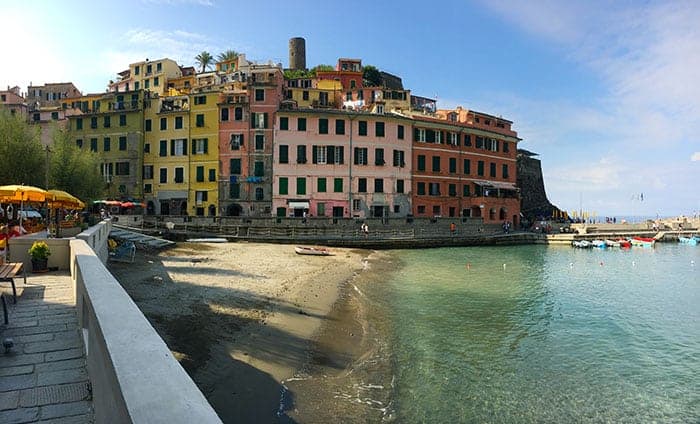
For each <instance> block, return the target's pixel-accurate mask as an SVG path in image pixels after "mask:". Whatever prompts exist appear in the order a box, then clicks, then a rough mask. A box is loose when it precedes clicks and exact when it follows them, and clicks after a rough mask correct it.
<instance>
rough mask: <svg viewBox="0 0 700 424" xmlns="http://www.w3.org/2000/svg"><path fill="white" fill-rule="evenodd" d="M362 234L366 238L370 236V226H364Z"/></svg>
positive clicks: (364, 224) (365, 224)
mask: <svg viewBox="0 0 700 424" xmlns="http://www.w3.org/2000/svg"><path fill="white" fill-rule="evenodd" d="M362 233H363V234H364V235H365V237H367V236H368V235H369V226H368V225H367V223H366V222H365V223H363V224H362Z"/></svg>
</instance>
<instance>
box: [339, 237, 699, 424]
mask: <svg viewBox="0 0 700 424" xmlns="http://www.w3.org/2000/svg"><path fill="white" fill-rule="evenodd" d="M395 255H396V257H398V258H399V259H400V261H401V262H402V263H403V266H402V267H401V269H400V270H398V271H397V272H395V273H394V274H393V275H391V276H390V277H388V278H389V279H388V280H387V281H382V282H377V283H376V284H369V285H366V286H364V287H363V288H364V290H365V293H364V295H365V296H366V297H367V303H368V305H369V309H370V311H369V313H368V316H369V318H370V322H372V321H373V322H374V325H375V326H376V327H377V328H378V329H379V331H380V332H382V333H384V334H383V335H382V338H384V337H385V338H386V340H387V346H386V347H383V348H382V349H379V350H378V351H379V353H377V355H381V356H383V358H376V359H377V360H376V361H374V362H377V363H380V364H381V367H384V368H388V369H386V370H385V371H387V372H388V373H389V374H390V375H391V376H392V377H391V385H390V386H389V385H387V384H382V385H381V387H382V388H384V389H386V390H385V391H388V392H389V393H388V394H387V393H384V394H383V395H382V396H384V398H383V399H381V400H382V404H381V408H378V409H381V411H382V414H383V418H384V419H385V420H391V421H396V422H499V423H500V422H581V421H585V422H591V421H592V422H603V421H610V422H652V421H657V422H698V420H700V390H699V389H700V248H698V247H692V246H681V245H677V244H662V245H658V246H657V247H656V248H655V249H642V248H635V249H631V250H626V251H625V250H620V249H608V250H597V249H594V250H582V249H572V248H570V247H552V246H513V247H493V248H490V247H487V248H485V247H479V248H445V249H429V250H407V251H398V252H395ZM356 368H358V369H359V368H361V367H360V366H358V367H356ZM377 375H378V372H377V370H376V369H373V370H372V372H367V373H366V374H365V377H366V378H367V379H369V380H372V379H374V380H376V381H380V380H381V381H384V382H386V381H388V379H383V380H382V379H381V378H379V377H378V376H377ZM365 383H366V384H371V383H372V381H366V382H365ZM336 398H337V397H336ZM377 403H378V404H379V402H377Z"/></svg>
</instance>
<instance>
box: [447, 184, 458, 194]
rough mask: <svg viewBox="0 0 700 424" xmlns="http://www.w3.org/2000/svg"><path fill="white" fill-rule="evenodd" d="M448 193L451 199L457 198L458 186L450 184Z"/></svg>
mask: <svg viewBox="0 0 700 424" xmlns="http://www.w3.org/2000/svg"><path fill="white" fill-rule="evenodd" d="M447 192H448V194H449V195H450V197H455V196H457V184H450V185H448V186H447Z"/></svg>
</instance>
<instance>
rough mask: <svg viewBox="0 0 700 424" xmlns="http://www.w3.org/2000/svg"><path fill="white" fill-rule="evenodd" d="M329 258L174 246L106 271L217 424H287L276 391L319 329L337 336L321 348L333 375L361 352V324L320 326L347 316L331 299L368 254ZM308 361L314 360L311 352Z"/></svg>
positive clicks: (286, 250) (262, 248) (239, 246)
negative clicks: (331, 363) (198, 392)
mask: <svg viewBox="0 0 700 424" xmlns="http://www.w3.org/2000/svg"><path fill="white" fill-rule="evenodd" d="M333 252H334V253H335V255H334V256H325V257H320V256H300V255H297V254H296V253H295V252H294V247H293V246H291V245H274V244H260V243H224V244H216V243H197V244H194V243H180V244H178V246H177V247H175V248H173V249H170V250H166V251H163V252H145V251H139V252H138V254H137V259H136V262H135V263H133V264H124V263H110V264H109V267H110V270H111V271H112V273H113V274H114V276H115V277H116V278H117V279H118V280H119V281H120V282H121V284H122V286H123V287H124V288H125V289H126V290H127V292H128V293H129V295H130V296H131V297H132V299H134V301H135V302H136V303H137V305H138V306H139V308H140V309H141V310H142V311H143V312H144V314H145V315H146V317H147V318H148V319H149V321H151V323H152V324H153V326H154V327H155V328H156V330H157V331H158V332H159V334H160V335H161V336H162V337H163V339H164V340H165V341H166V343H167V344H168V346H169V347H170V349H171V350H172V351H173V354H174V355H175V356H176V358H177V359H178V360H179V361H180V363H181V364H182V365H183V367H184V368H185V369H186V370H187V372H188V373H189V374H190V376H191V377H192V378H193V380H194V381H195V383H196V384H197V385H198V386H199V388H200V389H201V390H202V392H203V393H204V394H205V396H207V398H208V399H209V402H210V403H211V404H212V406H213V407H214V408H215V410H216V411H217V413H218V414H219V415H220V417H221V418H222V420H223V421H224V422H295V418H291V417H290V415H291V416H294V393H290V392H286V394H285V396H284V399H283V401H281V399H282V398H283V397H282V394H283V393H285V391H284V390H283V386H282V384H281V383H282V382H283V381H284V380H286V379H289V378H291V377H292V376H294V375H295V372H297V371H298V370H299V369H300V368H301V367H302V366H303V365H304V364H306V363H307V362H308V361H309V360H310V359H311V357H312V354H311V347H312V345H313V344H314V343H313V342H314V341H315V340H317V339H318V337H319V336H320V334H319V333H320V329H321V328H322V327H323V328H328V327H333V328H340V329H341V330H340V331H338V330H336V331H335V333H339V334H334V336H333V337H332V339H333V340H335V342H334V343H331V346H328V350H329V352H336V353H338V355H334V358H336V359H333V361H336V360H338V359H337V358H340V360H339V361H340V362H339V363H338V364H335V368H342V367H343V363H346V362H349V361H351V359H352V357H353V356H354V355H356V354H359V353H360V351H361V350H362V342H361V340H362V335H363V334H362V333H363V324H362V322H361V321H358V320H356V319H352V318H347V317H346V318H342V319H343V320H344V321H345V320H347V322H343V323H335V324H340V325H333V326H329V325H325V326H322V324H324V323H326V324H328V320H331V319H338V318H339V317H341V316H347V315H348V314H347V313H343V314H340V315H339V314H338V313H337V312H336V313H331V311H332V310H333V307H334V305H336V309H338V308H341V309H343V310H346V309H347V308H348V306H347V302H345V303H344V302H342V299H341V297H347V296H344V295H343V296H341V295H342V294H343V293H347V292H348V288H347V285H348V283H349V282H350V281H352V280H353V278H355V277H357V276H358V275H359V274H362V271H363V270H365V269H366V268H367V261H368V257H369V255H370V253H371V252H370V251H363V250H353V249H333ZM339 300H341V301H339ZM337 305H341V306H337ZM346 312H347V311H346ZM350 315H353V314H350ZM323 339H324V340H328V336H327V335H326V336H325V337H323ZM314 351H315V353H314V354H313V356H314V357H315V358H318V345H317V344H316V349H314ZM316 360H317V359H316ZM281 403H282V405H281ZM283 410H286V412H285V413H282V412H281V411H283ZM287 412H288V413H289V414H290V415H288V414H287Z"/></svg>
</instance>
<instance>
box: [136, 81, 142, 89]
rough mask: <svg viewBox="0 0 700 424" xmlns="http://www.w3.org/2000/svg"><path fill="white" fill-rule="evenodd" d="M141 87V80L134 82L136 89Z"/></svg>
mask: <svg viewBox="0 0 700 424" xmlns="http://www.w3.org/2000/svg"><path fill="white" fill-rule="evenodd" d="M139 88H141V83H140V81H136V82H134V90H138V89H139Z"/></svg>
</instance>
